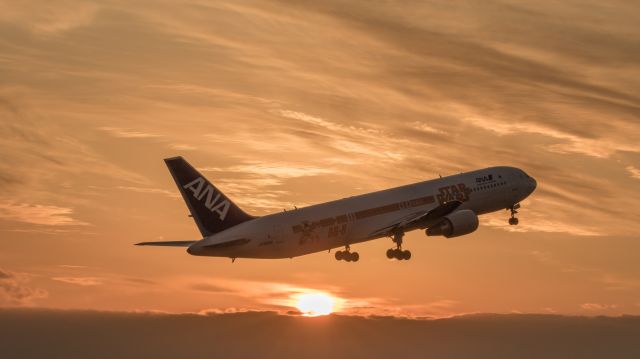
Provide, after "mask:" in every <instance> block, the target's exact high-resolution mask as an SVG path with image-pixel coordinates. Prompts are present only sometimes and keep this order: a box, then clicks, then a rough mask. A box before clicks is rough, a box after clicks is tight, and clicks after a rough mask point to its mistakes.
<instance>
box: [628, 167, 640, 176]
mask: <svg viewBox="0 0 640 359" xmlns="http://www.w3.org/2000/svg"><path fill="white" fill-rule="evenodd" d="M625 169H626V170H627V172H629V174H631V177H633V178H636V179H640V169H637V168H635V167H633V166H627V167H625Z"/></svg>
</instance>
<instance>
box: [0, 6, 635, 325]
mask: <svg viewBox="0 0 640 359" xmlns="http://www.w3.org/2000/svg"><path fill="white" fill-rule="evenodd" d="M638 13H640V6H639V5H638V2H637V1H613V2H612V1H609V2H606V4H605V3H603V2H601V1H580V2H579V3H557V2H539V1H531V2H529V3H528V4H527V3H525V2H520V1H518V2H515V1H501V2H484V1H483V2H472V1H469V2H449V1H432V2H415V3H414V2H402V3H399V4H395V5H394V4H393V3H386V2H385V3H381V4H376V5H374V4H372V3H371V2H369V1H349V2H344V3H341V2H333V1H324V2H321V4H320V3H318V2H314V1H309V2H295V4H292V3H291V2H276V1H273V2H272V1H242V2H235V1H233V2H229V3H228V4H224V3H223V2H206V1H196V0H185V1H169V0H167V1H136V2H128V1H100V2H89V1H72V0H69V1H55V2H50V1H34V0H29V1H19V2H17V1H2V0H0V35H1V36H0V153H2V156H0V186H1V191H0V305H1V306H37V307H52V308H90V309H108V310H159V311H171V312H185V311H188V312H200V311H234V310H239V309H258V310H260V309H270V310H271V309H276V310H283V311H286V310H289V309H290V308H288V306H290V305H291V302H290V297H291V296H292V295H295V294H297V293H300V292H305V291H308V290H322V291H327V292H330V293H332V294H334V295H336V296H338V297H339V298H341V300H340V304H341V308H342V311H343V312H345V313H361V314H371V313H373V314H392V315H407V316H424V315H430V316H443V315H453V314H461V313H471V312H499V313H507V312H513V311H517V312H534V313H564V314H585V315H596V314H606V315H617V314H621V313H629V314H640V265H639V264H638V253H639V250H640V242H639V241H638V239H640V238H638V232H639V230H640V209H638V205H637V203H638V202H639V201H640V191H639V188H640V142H639V141H638V139H639V138H640V99H639V98H638V95H637V94H638V93H640V80H639V79H640V67H638V64H639V63H640V27H638V26H637V14H638ZM174 155H183V156H185V157H186V158H187V159H188V160H189V161H190V162H192V163H193V164H194V165H195V166H196V167H198V168H199V169H200V170H202V171H203V173H205V175H206V176H208V177H209V179H210V180H212V181H213V182H214V183H216V185H217V186H218V187H219V188H221V189H222V190H223V191H224V192H225V193H227V194H228V195H229V196H230V197H231V198H233V199H234V200H235V201H237V203H238V204H240V205H241V206H242V207H243V208H245V209H246V210H247V211H249V212H251V213H252V214H256V215H260V214H265V213H270V212H273V211H280V210H282V209H283V208H292V207H293V206H294V205H296V206H298V207H301V206H304V205H308V204H312V203H318V202H324V201H328V200H332V199H336V198H341V197H345V196H349V195H353V194H360V193H365V192H369V191H373V190H379V189H384V188H387V187H392V186H397V185H401V184H406V183H411V182H416V181H421V180H424V179H429V178H434V177H437V176H438V174H443V175H447V174H454V173H457V172H461V171H467V170H473V169H477V168H481V167H486V166H491V165H511V166H517V167H520V168H522V169H524V170H525V171H527V172H528V173H529V174H531V175H532V176H533V177H535V178H536V179H537V180H538V189H537V191H536V192H535V193H534V195H533V196H532V197H531V198H530V199H528V200H527V201H525V202H524V203H523V210H522V211H521V216H520V218H521V225H520V226H519V227H518V228H513V227H509V226H508V225H507V218H508V213H506V212H503V213H496V214H494V215H489V216H484V217H482V218H481V224H482V225H481V228H480V229H479V230H478V231H477V232H476V233H474V234H472V235H469V236H466V237H461V238H456V239H450V240H443V239H432V238H426V237H425V236H424V234H423V233H421V232H412V233H411V234H409V235H408V238H407V241H406V244H405V246H406V247H407V248H409V249H411V250H412V252H413V258H412V260H411V261H408V262H389V261H387V259H386V257H385V254H384V251H385V250H386V249H387V248H389V247H390V246H391V241H390V240H389V241H387V240H378V241H374V242H368V243H364V244H359V245H357V246H356V249H357V251H358V252H359V253H360V257H361V260H360V262H358V263H357V264H353V263H345V262H337V261H335V260H334V259H333V255H332V254H327V253H317V254H313V255H309V256H305V257H301V258H295V259H292V260H242V259H239V260H238V261H236V263H234V264H231V261H230V260H225V259H219V258H201V257H192V256H189V255H187V254H186V253H185V252H184V250H183V249H181V248H176V249H172V248H139V247H134V246H132V244H133V243H135V242H140V241H153V240H192V239H197V236H198V231H197V229H196V227H195V225H194V224H193V223H192V221H191V219H190V218H188V217H187V209H186V207H185V205H184V203H183V202H182V199H180V198H179V196H178V192H177V190H176V188H175V186H174V184H173V181H172V180H171V177H170V175H169V174H168V172H167V170H166V168H165V166H164V164H163V162H162V158H164V157H168V156H174Z"/></svg>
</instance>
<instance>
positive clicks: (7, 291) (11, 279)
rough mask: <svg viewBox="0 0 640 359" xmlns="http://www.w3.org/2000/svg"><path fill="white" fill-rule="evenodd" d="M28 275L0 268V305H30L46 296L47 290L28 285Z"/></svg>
mask: <svg viewBox="0 0 640 359" xmlns="http://www.w3.org/2000/svg"><path fill="white" fill-rule="evenodd" d="M29 281H30V280H29V276H28V275H26V274H24V273H16V272H10V271H7V270H3V269H1V268H0V305H9V306H13V305H30V304H32V303H33V302H34V301H35V300H37V299H42V298H46V297H47V296H48V293H47V291H45V290H44V289H39V288H32V287H31V286H29Z"/></svg>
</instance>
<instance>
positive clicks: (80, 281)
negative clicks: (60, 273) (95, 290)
mask: <svg viewBox="0 0 640 359" xmlns="http://www.w3.org/2000/svg"><path fill="white" fill-rule="evenodd" d="M51 279H53V280H55V281H58V282H62V283H67V284H74V285H79V286H83V287H87V286H96V285H101V284H102V280H101V279H100V278H96V277H53V278H51Z"/></svg>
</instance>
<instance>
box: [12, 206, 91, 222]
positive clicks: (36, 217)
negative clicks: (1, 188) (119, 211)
mask: <svg viewBox="0 0 640 359" xmlns="http://www.w3.org/2000/svg"><path fill="white" fill-rule="evenodd" d="M72 214H73V209H72V208H66V207H58V206H50V205H40V204H27V203H13V202H6V201H5V202H0V219H4V220H8V221H17V222H23V223H30V224H40V225H46V226H86V225H88V223H86V222H83V221H79V220H77V219H74V218H73V217H71V215H72Z"/></svg>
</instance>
